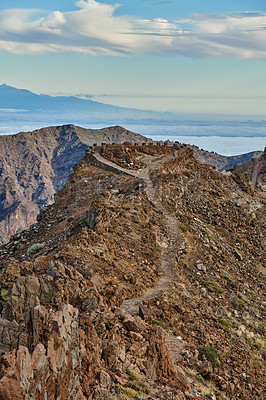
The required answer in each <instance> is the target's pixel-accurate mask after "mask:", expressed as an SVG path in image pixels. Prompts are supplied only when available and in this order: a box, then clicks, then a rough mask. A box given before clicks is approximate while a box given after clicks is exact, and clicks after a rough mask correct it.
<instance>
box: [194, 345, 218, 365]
mask: <svg viewBox="0 0 266 400" xmlns="http://www.w3.org/2000/svg"><path fill="white" fill-rule="evenodd" d="M198 352H199V358H200V359H203V356H205V357H206V360H208V361H209V362H210V363H211V365H212V367H213V368H215V367H217V366H218V365H220V364H221V357H220V355H219V353H218V351H217V350H215V349H214V348H213V347H210V346H206V347H199V348H198Z"/></svg>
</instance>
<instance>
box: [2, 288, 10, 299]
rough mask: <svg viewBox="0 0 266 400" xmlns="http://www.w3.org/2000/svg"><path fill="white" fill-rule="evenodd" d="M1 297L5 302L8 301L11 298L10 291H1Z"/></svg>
mask: <svg viewBox="0 0 266 400" xmlns="http://www.w3.org/2000/svg"><path fill="white" fill-rule="evenodd" d="M1 297H2V299H3V300H4V301H7V300H8V298H9V290H8V289H2V290H1Z"/></svg>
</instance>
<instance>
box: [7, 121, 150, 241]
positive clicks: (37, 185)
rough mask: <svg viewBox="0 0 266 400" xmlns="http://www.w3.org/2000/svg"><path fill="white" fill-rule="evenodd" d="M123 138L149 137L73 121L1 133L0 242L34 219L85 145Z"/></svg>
mask: <svg viewBox="0 0 266 400" xmlns="http://www.w3.org/2000/svg"><path fill="white" fill-rule="evenodd" d="M125 141H128V142H132V143H134V142H145V141H147V139H146V138H144V137H142V136H140V135H137V134H134V133H131V132H129V131H127V130H126V129H124V128H122V127H119V126H117V127H111V128H105V129H99V130H92V129H84V128H80V127H76V126H74V125H65V126H57V127H49V128H43V129H40V130H36V131H33V132H26V133H25V132H22V133H19V134H17V135H13V136H0V158H1V165H0V243H5V242H7V241H8V239H9V238H10V236H12V235H13V234H15V233H16V232H19V231H21V230H23V229H26V228H28V227H29V226H30V225H31V224H34V223H35V222H36V217H37V215H38V214H39V212H40V211H41V210H42V209H43V208H44V207H45V206H47V205H48V204H51V203H53V201H54V194H55V193H56V192H58V191H59V190H60V189H61V188H62V187H63V185H64V184H65V183H66V182H67V179H68V176H69V171H70V169H71V168H72V167H73V166H74V165H75V164H76V162H78V161H79V160H80V159H81V158H82V157H83V156H84V153H85V149H86V148H87V147H88V145H92V144H93V143H98V144H100V143H102V142H107V143H112V142H114V143H123V142H125Z"/></svg>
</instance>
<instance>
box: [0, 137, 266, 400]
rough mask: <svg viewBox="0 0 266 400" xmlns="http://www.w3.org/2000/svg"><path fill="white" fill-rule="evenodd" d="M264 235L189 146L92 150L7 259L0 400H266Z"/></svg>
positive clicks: (261, 220)
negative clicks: (58, 397) (252, 399)
mask: <svg viewBox="0 0 266 400" xmlns="http://www.w3.org/2000/svg"><path fill="white" fill-rule="evenodd" d="M264 229H265V200H264V199H262V198H261V197H259V196H258V193H257V191H256V190H255V189H253V188H252V186H251V185H250V182H249V181H248V179H246V178H245V177H241V176H238V175H233V174H232V175H231V176H224V175H223V174H221V173H219V172H217V171H216V170H214V169H213V168H212V167H211V166H209V165H202V164H200V163H199V162H198V161H197V160H196V159H195V158H194V157H193V152H192V149H190V148H189V147H187V146H180V145H179V144H177V143H176V144H171V143H164V144H162V143H158V144H155V143H153V144H148V145H143V144H141V143H140V144H137V145H130V144H129V143H126V144H113V145H108V144H103V145H100V146H93V147H90V148H89V149H88V150H87V151H86V155H85V157H83V158H82V159H81V160H80V162H79V163H77V164H76V165H75V167H74V168H73V169H72V170H71V173H70V176H69V180H68V182H67V183H66V184H65V186H64V187H63V188H62V189H61V190H60V191H59V192H58V193H57V195H56V198H55V202H54V204H52V205H50V206H48V207H47V208H46V209H44V210H43V211H42V212H41V214H40V215H39V217H38V221H37V223H36V224H34V225H33V226H31V227H30V228H29V229H28V230H27V231H23V232H20V233H18V234H16V235H14V236H13V237H12V238H11V240H10V242H9V243H8V244H6V245H4V246H1V248H0V288H1V296H0V313H1V315H0V330H1V332H2V335H1V336H0V350H1V353H2V356H1V360H0V372H1V379H0V397H2V398H4V399H5V400H12V399H14V398H16V399H17V400H22V399H25V398H27V397H29V396H31V397H33V398H34V397H35V398H36V399H38V398H40V399H43V398H51V399H53V398H56V396H57V395H58V388H59V387H60V396H61V399H62V400H68V399H69V398H73V399H74V400H85V399H92V400H102V399H105V400H132V399H147V400H151V399H152V400H167V399H171V398H172V399H178V400H196V399H198V398H205V399H213V400H216V399H217V400H228V399H233V398H241V400H250V399H251V398H255V399H257V400H263V399H264V397H265V386H264V381H265V334H266V332H265V320H264V315H265V304H266V303H265V273H266V271H265V268H264V266H263V262H264V254H265V253H264V251H265V243H264V237H263V232H264ZM251 232H252V234H251ZM175 235H176V236H175ZM175 239H177V240H175ZM179 239H180V240H179ZM166 258H167V260H166ZM166 261H168V262H169V263H170V265H169V264H168V265H167V263H166ZM169 267H170V269H168V268H169ZM168 271H169V274H168ZM170 272H171V273H170ZM165 279H167V281H165ZM151 292H152V295H150V294H151Z"/></svg>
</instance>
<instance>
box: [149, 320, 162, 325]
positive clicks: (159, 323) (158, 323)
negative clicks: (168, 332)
mask: <svg viewBox="0 0 266 400" xmlns="http://www.w3.org/2000/svg"><path fill="white" fill-rule="evenodd" d="M151 323H152V324H153V325H157V326H163V324H162V323H161V322H160V321H157V319H154V318H152V319H151Z"/></svg>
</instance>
